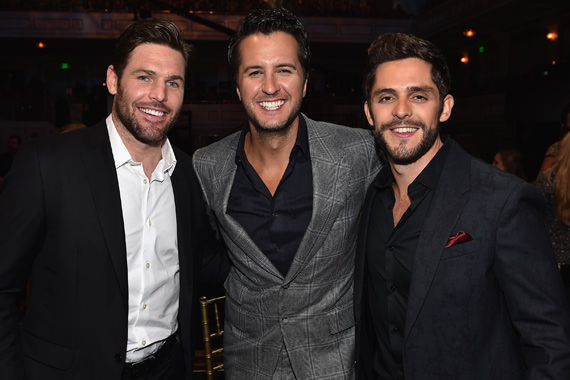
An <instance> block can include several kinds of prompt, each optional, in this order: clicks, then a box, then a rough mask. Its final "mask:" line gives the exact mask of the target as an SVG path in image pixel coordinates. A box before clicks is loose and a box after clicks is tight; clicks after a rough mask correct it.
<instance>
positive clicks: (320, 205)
mask: <svg viewBox="0 0 570 380" xmlns="http://www.w3.org/2000/svg"><path fill="white" fill-rule="evenodd" d="M301 117H304V116H301ZM305 120H306V122H307V132H308V134H309V149H310V152H311V167H312V171H313V173H312V174H313V212H312V217H311V222H310V223H309V227H308V228H307V231H306V232H305V235H304V236H303V239H302V241H301V244H300V245H299V249H298V250H297V253H296V255H295V258H294V259H293V263H292V264H291V268H290V269H289V272H288V273H287V277H286V282H289V281H292V280H293V279H294V278H295V277H296V276H297V274H298V273H300V272H301V271H302V269H303V268H304V267H305V265H306V263H307V262H308V261H309V260H310V259H311V258H312V257H313V256H314V255H315V254H316V252H317V251H318V249H319V248H320V247H322V245H323V242H324V240H325V239H326V238H327V236H328V234H329V231H330V229H331V228H332V226H333V224H334V222H335V221H336V219H337V215H338V213H339V212H340V210H341V207H340V206H342V205H343V204H344V202H345V200H346V196H347V195H346V192H347V191H348V185H347V184H348V182H349V181H348V176H349V174H350V168H349V167H348V166H347V164H346V163H343V159H344V155H343V152H342V150H341V149H340V148H336V147H335V146H334V144H335V141H334V140H332V139H328V137H329V134H328V133H327V131H326V130H323V129H322V128H318V126H317V124H316V122H314V121H312V120H311V119H309V118H306V117H305ZM325 140H326V142H325Z"/></svg>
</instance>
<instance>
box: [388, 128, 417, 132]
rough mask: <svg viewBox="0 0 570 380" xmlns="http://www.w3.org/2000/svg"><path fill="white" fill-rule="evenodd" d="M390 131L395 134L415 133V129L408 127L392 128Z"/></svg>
mask: <svg viewBox="0 0 570 380" xmlns="http://www.w3.org/2000/svg"><path fill="white" fill-rule="evenodd" d="M392 131H394V132H396V133H412V132H415V131H417V128H410V127H401V128H394V129H392Z"/></svg>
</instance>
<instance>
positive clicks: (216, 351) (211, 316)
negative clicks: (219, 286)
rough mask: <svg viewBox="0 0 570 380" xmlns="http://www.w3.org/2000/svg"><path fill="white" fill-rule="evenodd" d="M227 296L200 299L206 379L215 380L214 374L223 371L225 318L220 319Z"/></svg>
mask: <svg viewBox="0 0 570 380" xmlns="http://www.w3.org/2000/svg"><path fill="white" fill-rule="evenodd" d="M225 299H226V297H225V296H222V297H216V298H210V299H208V298H207V297H200V306H201V310H202V330H203V331H204V358H205V360H206V379H207V380H214V372H216V371H223V370H224V363H223V352H224V347H223V345H222V335H223V334H224V330H223V318H221V317H220V311H219V309H220V308H221V309H222V310H223V303H224V300H225Z"/></svg>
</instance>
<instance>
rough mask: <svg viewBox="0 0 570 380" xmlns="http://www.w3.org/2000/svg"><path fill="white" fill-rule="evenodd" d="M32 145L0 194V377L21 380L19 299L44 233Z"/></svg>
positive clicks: (40, 190)
mask: <svg viewBox="0 0 570 380" xmlns="http://www.w3.org/2000/svg"><path fill="white" fill-rule="evenodd" d="M33 148H34V147H33V146H29V145H28V146H26V147H23V148H22V149H21V150H20V152H18V155H17V156H16V160H15V162H14V165H13V167H12V169H11V172H10V173H9V174H8V176H7V177H6V178H5V180H4V182H3V184H2V190H1V193H0V231H2V237H1V239H0V261H1V262H2V265H1V266H0V378H2V379H24V368H23V359H22V353H21V350H22V347H21V338H20V328H19V308H18V300H19V299H20V297H21V295H22V294H23V293H24V292H25V289H26V284H27V281H28V277H29V274H30V268H31V265H32V262H33V260H34V258H35V256H36V254H37V252H38V251H39V249H40V245H41V242H42V240H43V234H44V223H43V220H44V203H43V199H44V196H43V187H42V186H43V185H42V181H41V175H40V167H39V159H38V156H37V153H36V151H35V150H34V149H33Z"/></svg>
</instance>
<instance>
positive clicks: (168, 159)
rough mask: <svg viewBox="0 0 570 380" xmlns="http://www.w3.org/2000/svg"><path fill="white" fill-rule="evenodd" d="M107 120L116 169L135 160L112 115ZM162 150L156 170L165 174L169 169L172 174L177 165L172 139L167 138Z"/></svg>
mask: <svg viewBox="0 0 570 380" xmlns="http://www.w3.org/2000/svg"><path fill="white" fill-rule="evenodd" d="M106 122H107V131H108V133H109V141H110V142H111V151H112V152H113V160H114V161H115V169H118V168H120V167H121V166H123V165H125V164H127V163H131V162H134V160H133V159H132V157H131V154H130V153H129V150H128V149H127V147H126V146H125V143H124V142H123V140H122V139H121V136H119V132H117V127H116V126H115V123H114V122H113V117H112V115H109V116H108V117H107V119H106ZM160 150H161V152H162V158H161V160H160V161H159V163H158V165H157V166H156V168H155V172H158V173H160V174H164V173H166V172H167V171H170V172H171V173H170V174H171V175H172V172H173V171H174V168H175V167H176V156H175V155H174V150H173V149H172V145H170V141H169V140H168V139H166V141H165V142H164V144H162V148H161V149H160ZM157 169H158V170H157Z"/></svg>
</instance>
